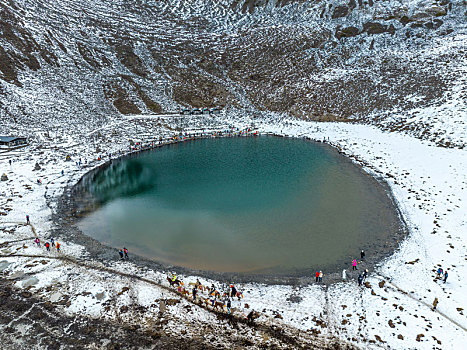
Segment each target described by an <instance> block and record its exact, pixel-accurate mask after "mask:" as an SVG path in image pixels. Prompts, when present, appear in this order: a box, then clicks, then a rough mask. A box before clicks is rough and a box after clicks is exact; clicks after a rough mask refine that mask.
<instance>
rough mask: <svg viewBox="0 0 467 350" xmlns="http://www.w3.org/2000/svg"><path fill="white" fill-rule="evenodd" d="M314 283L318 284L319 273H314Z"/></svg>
mask: <svg viewBox="0 0 467 350" xmlns="http://www.w3.org/2000/svg"><path fill="white" fill-rule="evenodd" d="M315 281H316V282H319V271H316V274H315Z"/></svg>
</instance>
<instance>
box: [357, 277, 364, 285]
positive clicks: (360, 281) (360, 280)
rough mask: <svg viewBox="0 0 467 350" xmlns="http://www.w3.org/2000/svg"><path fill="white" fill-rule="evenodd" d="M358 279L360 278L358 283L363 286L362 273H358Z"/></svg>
mask: <svg viewBox="0 0 467 350" xmlns="http://www.w3.org/2000/svg"><path fill="white" fill-rule="evenodd" d="M357 280H358V285H359V286H361V285H362V283H363V276H362V274H360V275H358V279H357Z"/></svg>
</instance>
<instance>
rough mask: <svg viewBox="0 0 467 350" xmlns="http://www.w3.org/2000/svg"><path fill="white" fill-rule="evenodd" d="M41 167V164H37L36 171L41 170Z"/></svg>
mask: <svg viewBox="0 0 467 350" xmlns="http://www.w3.org/2000/svg"><path fill="white" fill-rule="evenodd" d="M41 169H42V168H41V166H40V165H39V163H36V165H35V166H34V170H41Z"/></svg>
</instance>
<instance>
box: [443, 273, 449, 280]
mask: <svg viewBox="0 0 467 350" xmlns="http://www.w3.org/2000/svg"><path fill="white" fill-rule="evenodd" d="M447 279H448V272H447V271H445V272H444V279H443V282H444V283H446V280H447Z"/></svg>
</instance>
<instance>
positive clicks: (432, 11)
mask: <svg viewBox="0 0 467 350" xmlns="http://www.w3.org/2000/svg"><path fill="white" fill-rule="evenodd" d="M426 12H427V13H428V15H430V16H434V17H440V16H446V14H447V13H448V11H447V10H446V8H444V7H441V6H432V7H429V8H427V9H426Z"/></svg>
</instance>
